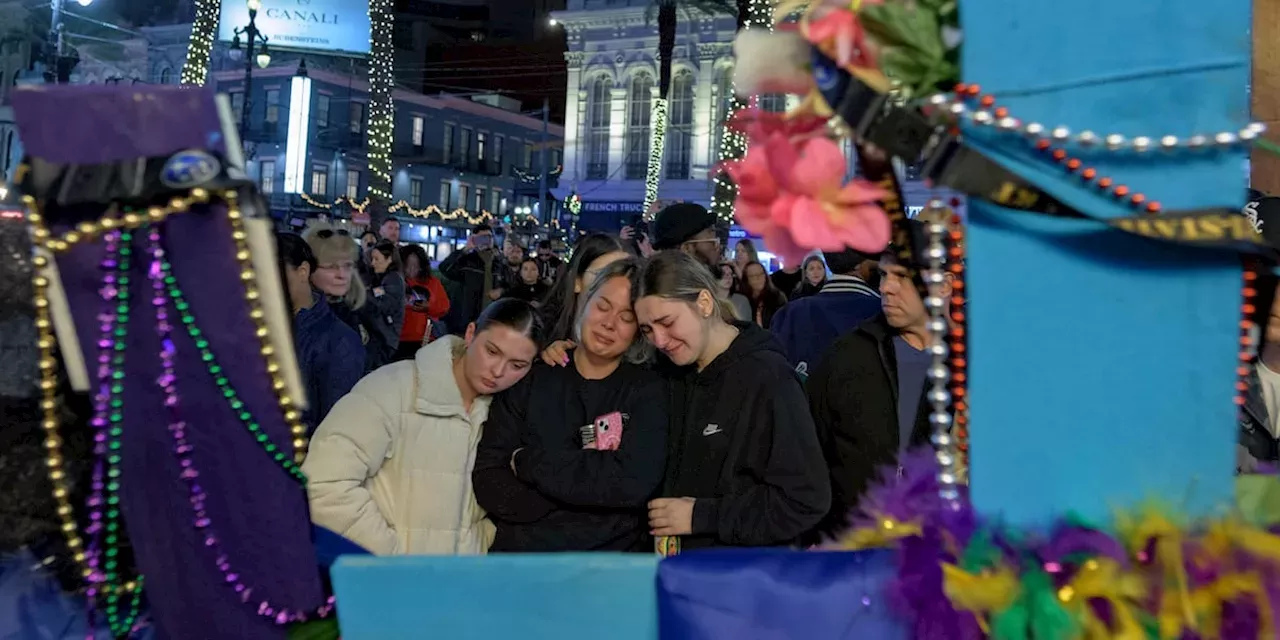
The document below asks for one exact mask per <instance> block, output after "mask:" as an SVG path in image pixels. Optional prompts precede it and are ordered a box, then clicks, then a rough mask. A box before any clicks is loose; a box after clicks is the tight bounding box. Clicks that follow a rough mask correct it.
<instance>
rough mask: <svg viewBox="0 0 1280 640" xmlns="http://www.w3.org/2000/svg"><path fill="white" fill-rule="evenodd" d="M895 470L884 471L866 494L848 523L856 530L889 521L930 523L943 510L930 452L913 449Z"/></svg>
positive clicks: (935, 464) (928, 450) (889, 468)
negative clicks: (883, 520) (922, 521)
mask: <svg viewBox="0 0 1280 640" xmlns="http://www.w3.org/2000/svg"><path fill="white" fill-rule="evenodd" d="M899 462H900V464H901V465H902V473H901V475H899V474H898V469H897V467H894V466H892V465H890V466H887V467H885V468H884V469H883V470H882V471H881V473H880V482H879V483H877V484H876V485H875V486H874V487H873V488H871V489H870V490H869V491H867V494H866V495H865V496H864V497H863V498H862V502H861V503H859V505H858V508H857V509H856V510H855V512H854V513H853V518H851V520H852V521H853V522H854V526H855V527H860V526H863V525H867V524H875V523H878V521H879V520H880V519H882V518H885V517H889V518H893V519H895V520H899V521H904V520H912V519H915V518H920V517H923V518H925V519H928V520H932V519H933V517H934V516H935V515H936V514H937V513H938V512H939V511H940V510H941V509H942V506H943V505H942V500H941V498H939V497H938V478H937V474H938V463H937V460H935V459H934V453H933V450H932V449H929V448H927V447H926V448H923V449H916V450H913V451H910V452H907V453H906V454H904V455H903V456H902V458H901V460H900V461H899Z"/></svg>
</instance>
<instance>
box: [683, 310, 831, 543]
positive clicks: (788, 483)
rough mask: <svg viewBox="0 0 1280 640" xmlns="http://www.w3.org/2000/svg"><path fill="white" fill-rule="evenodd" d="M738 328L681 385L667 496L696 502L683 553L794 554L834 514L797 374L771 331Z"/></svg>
mask: <svg viewBox="0 0 1280 640" xmlns="http://www.w3.org/2000/svg"><path fill="white" fill-rule="evenodd" d="M735 326H736V327H738V330H739V331H740V333H739V335H738V337H737V338H736V339H735V340H734V341H733V343H732V344H730V345H729V349H728V350H727V351H725V352H724V353H722V354H720V357H718V358H716V359H715V360H713V361H712V362H711V364H709V365H707V367H706V368H705V369H703V370H702V371H701V372H698V371H694V370H692V369H691V368H685V369H683V370H681V371H680V373H677V374H674V375H673V383H672V396H671V402H670V405H669V406H670V409H669V410H670V412H671V431H670V434H669V436H668V438H669V440H668V442H669V444H668V447H669V450H668V454H667V457H668V463H667V474H666V481H665V482H664V488H663V489H664V490H663V495H666V496H669V497H673V498H675V497H692V498H696V499H697V502H696V503H695V504H694V507H693V535H689V536H684V537H683V538H682V539H681V543H680V544H681V547H682V548H683V549H692V548H699V547H715V546H768V545H784V544H790V543H793V542H795V541H796V540H798V539H799V538H800V537H801V535H803V534H804V533H805V532H807V531H808V530H810V529H812V528H813V527H814V526H815V525H817V524H818V522H819V520H821V519H822V517H823V516H824V515H826V513H827V510H828V508H829V507H830V504H831V488H830V486H829V485H828V479H827V468H826V464H825V463H824V462H823V460H822V449H821V448H820V447H819V445H818V439H817V435H816V433H815V432H814V427H813V421H812V420H811V419H810V418H809V411H808V409H807V407H806V406H805V399H804V392H803V390H802V389H801V387H800V382H799V380H798V379H797V378H796V374H795V372H794V371H793V370H792V368H791V365H790V364H789V363H788V362H787V359H786V356H784V355H783V353H782V348H781V347H780V346H779V345H778V342H777V341H776V340H774V338H773V336H772V335H771V334H770V333H769V332H768V331H765V330H764V329H761V328H759V327H757V326H755V325H754V324H750V323H735Z"/></svg>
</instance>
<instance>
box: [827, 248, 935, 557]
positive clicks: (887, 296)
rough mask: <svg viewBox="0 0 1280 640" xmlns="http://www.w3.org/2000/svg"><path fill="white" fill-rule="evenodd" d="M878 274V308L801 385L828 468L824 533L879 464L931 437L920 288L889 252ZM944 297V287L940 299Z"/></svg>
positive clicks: (835, 527)
mask: <svg viewBox="0 0 1280 640" xmlns="http://www.w3.org/2000/svg"><path fill="white" fill-rule="evenodd" d="M880 276H881V281H880V294H881V296H882V299H881V309H882V313H880V314H879V315H877V316H875V317H873V318H871V319H870V320H867V321H866V322H864V323H863V324H861V325H859V326H858V328H856V329H854V330H853V331H852V332H850V333H848V334H845V335H844V336H842V337H841V338H839V339H838V340H836V342H835V343H834V344H832V345H831V348H830V349H829V350H828V351H827V353H826V354H825V355H824V356H823V358H822V360H821V361H820V362H819V364H818V365H817V367H815V368H814V369H813V370H812V372H811V373H810V377H809V381H808V385H807V393H808V396H809V408H810V411H811V412H812V414H813V421H814V424H815V425H816V426H817V429H818V438H819V440H820V441H821V443H822V449H823V454H824V455H825V456H826V459H827V466H828V468H829V469H830V470H831V494H832V500H831V512H830V513H829V514H828V516H827V518H826V520H824V522H823V524H822V525H821V527H820V529H821V530H822V531H823V532H825V533H835V532H838V531H840V530H841V529H843V528H844V526H845V525H846V524H847V519H848V514H849V512H850V510H851V509H853V508H855V507H857V505H858V500H859V499H860V498H861V497H862V494H863V493H864V492H865V491H866V490H867V488H868V486H869V485H870V484H871V483H872V481H874V480H875V478H876V476H877V474H878V473H879V471H880V468H881V467H884V466H886V465H890V464H894V463H895V462H896V461H897V460H898V457H899V455H900V454H901V453H902V452H903V451H905V450H907V449H908V448H911V447H914V446H918V445H923V444H926V443H928V442H929V433H930V430H929V407H928V403H927V402H925V391H926V380H925V378H926V371H927V369H928V367H929V364H930V356H929V354H928V353H927V352H926V351H925V347H926V346H927V341H928V329H927V323H928V319H929V315H928V312H927V311H926V309H925V306H924V300H923V299H922V298H921V295H920V290H921V289H922V288H923V287H921V286H920V279H919V275H918V274H917V273H916V272H914V271H913V270H911V269H909V268H908V267H907V266H905V265H902V264H899V263H898V262H897V260H896V259H895V257H894V254H893V253H886V254H884V256H882V257H881V259H880ZM949 295H950V290H949V288H948V289H947V290H946V292H944V295H943V299H944V300H945V299H947V297H948V296H949Z"/></svg>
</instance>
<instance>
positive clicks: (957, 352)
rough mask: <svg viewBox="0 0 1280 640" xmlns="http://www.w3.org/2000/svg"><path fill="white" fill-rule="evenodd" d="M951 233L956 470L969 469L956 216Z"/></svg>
mask: <svg viewBox="0 0 1280 640" xmlns="http://www.w3.org/2000/svg"><path fill="white" fill-rule="evenodd" d="M950 227H951V230H950V232H949V233H948V239H949V240H950V242H949V245H950V246H949V247H948V248H947V271H948V273H950V274H951V309H950V313H951V323H950V324H951V331H950V333H949V342H950V345H949V346H950V349H951V362H950V364H951V367H950V368H951V385H950V386H951V397H952V398H954V399H955V400H954V406H955V415H954V417H953V420H954V425H955V426H954V428H953V429H952V435H953V437H954V438H955V440H956V450H957V451H958V452H959V457H960V468H961V469H964V470H966V472H965V476H966V478H967V476H968V472H967V470H968V468H969V412H968V388H969V385H968V372H967V371H966V369H965V365H966V364H967V363H966V360H965V356H964V353H965V342H966V340H965V338H966V328H967V322H966V320H967V318H966V315H965V297H964V231H963V230H962V227H961V222H960V216H952V218H951V225H950Z"/></svg>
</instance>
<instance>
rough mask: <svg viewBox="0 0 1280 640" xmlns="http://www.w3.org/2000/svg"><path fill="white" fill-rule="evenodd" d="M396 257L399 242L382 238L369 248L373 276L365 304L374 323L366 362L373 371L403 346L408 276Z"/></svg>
mask: <svg viewBox="0 0 1280 640" xmlns="http://www.w3.org/2000/svg"><path fill="white" fill-rule="evenodd" d="M398 262H399V260H396V245H395V244H394V243H393V242H391V241H390V240H380V241H378V243H377V244H375V245H373V250H372V251H370V252H369V268H370V270H371V271H372V280H371V281H370V283H369V284H370V287H369V293H370V296H369V303H368V304H367V305H365V316H366V322H367V324H368V326H369V327H370V335H369V344H368V345H366V347H365V351H366V352H368V354H369V355H368V358H367V359H366V360H367V362H366V366H367V367H368V369H369V370H370V371H373V370H374V369H377V368H378V367H381V366H382V365H384V364H387V363H388V362H391V360H392V358H393V357H394V356H395V353H396V350H397V349H398V348H399V347H400V330H401V328H402V327H403V326H404V291H405V287H404V276H402V275H401V274H400V268H399V267H398V266H396V265H397V263H398Z"/></svg>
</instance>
